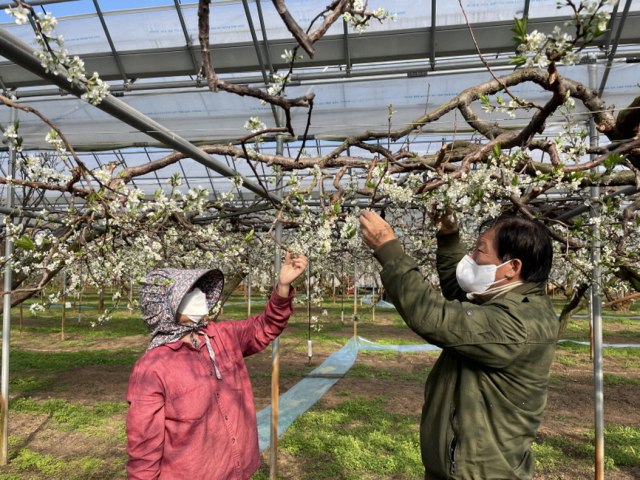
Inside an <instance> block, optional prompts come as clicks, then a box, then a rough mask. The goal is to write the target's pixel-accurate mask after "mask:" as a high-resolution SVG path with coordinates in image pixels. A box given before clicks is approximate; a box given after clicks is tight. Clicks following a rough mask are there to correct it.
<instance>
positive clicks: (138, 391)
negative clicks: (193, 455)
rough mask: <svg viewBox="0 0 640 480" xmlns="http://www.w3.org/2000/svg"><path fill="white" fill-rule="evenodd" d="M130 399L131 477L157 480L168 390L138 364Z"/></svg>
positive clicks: (129, 469) (129, 471) (134, 373)
mask: <svg viewBox="0 0 640 480" xmlns="http://www.w3.org/2000/svg"><path fill="white" fill-rule="evenodd" d="M126 399H127V401H128V402H129V412H128V413H127V454H128V455H129V459H128V460H127V478H128V479H129V480H155V479H157V478H158V477H159V476H160V462H161V460H162V454H163V449H164V389H163V388H162V383H161V382H160V379H159V378H158V376H157V374H156V373H155V372H149V371H148V370H147V369H145V368H143V367H141V366H140V365H138V364H136V365H135V367H134V368H133V372H132V373H131V378H130V379H129V386H128V387H127V395H126Z"/></svg>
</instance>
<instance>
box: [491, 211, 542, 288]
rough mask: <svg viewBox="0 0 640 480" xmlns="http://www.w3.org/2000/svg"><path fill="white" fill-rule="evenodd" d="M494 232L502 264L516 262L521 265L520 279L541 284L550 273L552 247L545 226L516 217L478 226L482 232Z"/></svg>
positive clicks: (501, 218)
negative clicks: (517, 260)
mask: <svg viewBox="0 0 640 480" xmlns="http://www.w3.org/2000/svg"><path fill="white" fill-rule="evenodd" d="M488 230H494V231H495V232H496V234H495V237H494V242H495V245H494V247H495V249H496V252H498V257H500V260H501V261H502V262H506V261H508V260H512V259H514V258H517V259H519V260H520V261H521V262H522V280H523V281H525V282H532V283H539V282H545V281H547V279H548V278H549V273H550V272H551V263H552V262H553V246H552V245H551V238H549V233H548V232H547V229H546V228H545V226H544V225H543V224H542V223H541V222H538V221H536V220H528V219H526V218H522V217H516V216H501V217H498V218H495V219H491V220H487V221H486V222H484V223H483V224H482V225H481V226H480V231H481V232H482V233H484V232H487V231H488Z"/></svg>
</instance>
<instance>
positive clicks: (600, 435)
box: [589, 61, 604, 480]
mask: <svg viewBox="0 0 640 480" xmlns="http://www.w3.org/2000/svg"><path fill="white" fill-rule="evenodd" d="M597 68H598V66H597V64H596V63H595V61H593V63H590V64H589V86H590V88H596V86H597V83H598V76H597V73H598V71H597ZM589 137H590V140H591V141H590V144H591V146H592V147H595V146H598V132H597V130H596V124H595V121H594V120H593V118H591V120H590V121H589ZM593 157H594V155H592V158H593ZM592 171H594V172H597V171H598V168H597V167H596V168H594V169H593V170H592ZM590 190H591V192H590V193H591V202H590V203H591V209H590V216H591V218H592V219H594V220H595V219H596V218H597V219H599V218H600V207H599V204H598V202H599V201H600V187H599V186H593V187H590ZM600 247H601V244H600V226H599V223H598V222H596V223H595V225H594V226H593V244H592V247H591V261H592V265H593V270H592V275H593V279H592V283H591V312H592V322H593V377H594V382H593V383H594V404H595V405H594V411H595V444H596V445H595V447H596V458H595V461H596V465H595V479H596V480H603V479H604V393H603V392H604V381H603V373H602V298H601V297H602V292H601V290H602V287H601V282H602V272H601V269H600Z"/></svg>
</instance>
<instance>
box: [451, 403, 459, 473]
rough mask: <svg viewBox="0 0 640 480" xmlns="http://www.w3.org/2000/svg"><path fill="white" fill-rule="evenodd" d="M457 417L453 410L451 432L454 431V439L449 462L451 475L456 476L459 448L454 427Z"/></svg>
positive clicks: (452, 439)
mask: <svg viewBox="0 0 640 480" xmlns="http://www.w3.org/2000/svg"><path fill="white" fill-rule="evenodd" d="M455 416H456V409H455V408H454V409H453V412H452V413H451V430H452V431H453V437H452V438H451V442H450V443H449V460H450V461H451V467H450V471H451V475H455V473H456V449H457V448H458V442H457V438H456V430H455V427H454V419H455Z"/></svg>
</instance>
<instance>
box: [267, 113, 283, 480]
mask: <svg viewBox="0 0 640 480" xmlns="http://www.w3.org/2000/svg"><path fill="white" fill-rule="evenodd" d="M282 113H284V112H283V111H282V110H281V109H279V110H278V115H279V116H281V115H282ZM283 152H284V139H283V137H282V135H278V136H277V137H276V155H282V153H283ZM281 189H282V172H280V171H278V174H277V177H276V190H277V194H278V195H279V194H281V193H282V192H281ZM275 234H276V235H275V236H276V240H277V241H278V244H277V245H276V254H275V260H274V264H275V271H276V275H278V273H279V272H280V268H281V267H282V252H281V251H280V245H279V243H281V242H282V223H281V222H277V223H276V228H275ZM279 397H280V338H276V339H275V340H274V341H273V342H272V351H271V451H270V455H269V459H270V466H269V478H270V479H271V480H277V477H278V401H279Z"/></svg>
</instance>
